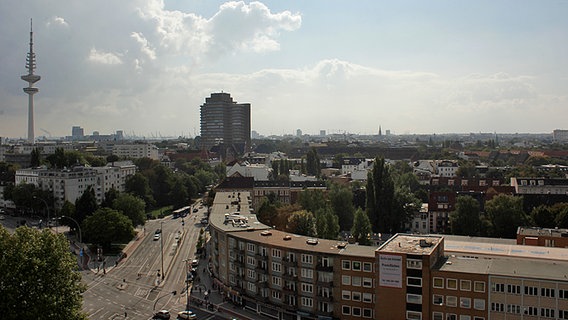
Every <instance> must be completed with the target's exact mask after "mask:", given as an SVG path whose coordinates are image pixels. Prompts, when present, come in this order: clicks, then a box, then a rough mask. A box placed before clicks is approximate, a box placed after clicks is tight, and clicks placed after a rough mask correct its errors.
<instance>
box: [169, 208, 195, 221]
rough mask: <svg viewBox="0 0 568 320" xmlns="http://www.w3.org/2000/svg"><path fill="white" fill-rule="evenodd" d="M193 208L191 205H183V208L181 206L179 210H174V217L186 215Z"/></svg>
mask: <svg viewBox="0 0 568 320" xmlns="http://www.w3.org/2000/svg"><path fill="white" fill-rule="evenodd" d="M190 209H191V206H187V207H183V208H179V209H177V210H174V211H173V212H172V213H173V215H174V219H176V218H179V217H182V218H183V217H185V216H187V215H188V214H189V210H190Z"/></svg>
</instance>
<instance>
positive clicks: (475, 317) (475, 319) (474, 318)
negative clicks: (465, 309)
mask: <svg viewBox="0 0 568 320" xmlns="http://www.w3.org/2000/svg"><path fill="white" fill-rule="evenodd" d="M473 320H485V317H477V316H474V317H473Z"/></svg>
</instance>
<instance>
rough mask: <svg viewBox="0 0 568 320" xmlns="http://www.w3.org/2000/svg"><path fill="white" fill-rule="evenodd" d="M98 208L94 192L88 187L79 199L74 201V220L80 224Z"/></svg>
mask: <svg viewBox="0 0 568 320" xmlns="http://www.w3.org/2000/svg"><path fill="white" fill-rule="evenodd" d="M98 207H99V206H98V205H97V198H96V196H95V190H93V187H92V186H88V187H87V189H86V190H85V191H83V194H82V195H81V197H80V198H78V199H77V201H75V219H76V220H77V221H78V222H79V224H80V223H81V222H82V221H83V220H84V219H85V218H86V217H87V216H90V215H91V214H93V212H95V211H96V210H97V208H98Z"/></svg>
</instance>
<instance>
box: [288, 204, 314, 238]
mask: <svg viewBox="0 0 568 320" xmlns="http://www.w3.org/2000/svg"><path fill="white" fill-rule="evenodd" d="M286 231H288V232H292V233H295V234H300V235H304V236H308V237H314V236H315V235H316V218H315V217H314V215H313V213H311V212H309V211H306V210H301V211H295V212H292V214H291V215H290V216H289V217H288V223H287V224H286Z"/></svg>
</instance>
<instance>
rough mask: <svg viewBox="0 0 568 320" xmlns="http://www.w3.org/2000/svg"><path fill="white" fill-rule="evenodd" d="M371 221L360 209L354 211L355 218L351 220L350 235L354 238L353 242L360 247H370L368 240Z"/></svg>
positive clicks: (369, 240)
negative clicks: (357, 243)
mask: <svg viewBox="0 0 568 320" xmlns="http://www.w3.org/2000/svg"><path fill="white" fill-rule="evenodd" d="M371 232H372V230H371V221H370V220H369V217H368V216H367V213H365V212H364V211H363V210H361V208H359V209H357V210H356V211H355V216H354V218H353V227H352V228H351V235H352V236H353V238H355V241H357V242H359V244H360V245H370V244H371V239H370V238H369V236H370V234H371Z"/></svg>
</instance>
